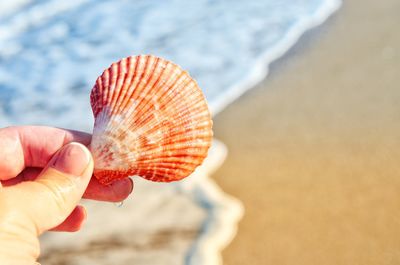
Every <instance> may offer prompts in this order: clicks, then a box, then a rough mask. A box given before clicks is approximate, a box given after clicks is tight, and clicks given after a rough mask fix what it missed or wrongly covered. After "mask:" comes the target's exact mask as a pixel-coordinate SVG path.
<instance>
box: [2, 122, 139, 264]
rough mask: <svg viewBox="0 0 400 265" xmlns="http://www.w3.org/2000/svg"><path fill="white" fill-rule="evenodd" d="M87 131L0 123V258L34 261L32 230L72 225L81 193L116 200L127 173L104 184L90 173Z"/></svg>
mask: <svg viewBox="0 0 400 265" xmlns="http://www.w3.org/2000/svg"><path fill="white" fill-rule="evenodd" d="M90 140H91V135H90V134H87V133H83V132H78V131H71V130H64V129H59V128H52V127H43V126H21V127H8V128H4V129H0V246H1V247H0V264H35V261H36V260H37V258H38V256H39V252H40V246H39V241H38V236H39V235H41V234H42V233H44V232H46V231H67V232H74V231H78V230H79V229H80V228H81V227H82V224H83V222H84V221H85V219H86V211H85V208H84V207H83V206H81V205H78V203H79V200H80V199H81V198H86V199H92V200H99V201H109V202H119V201H122V200H124V199H125V198H126V197H128V195H129V194H130V193H131V192H132V190H133V182H132V180H131V179H123V180H119V181H116V182H114V183H113V184H111V185H109V186H103V185H101V184H100V183H99V182H98V181H97V179H95V178H94V177H92V173H93V158H92V156H91V154H90V152H89V151H88V149H87V148H86V147H85V146H88V145H89V143H90Z"/></svg>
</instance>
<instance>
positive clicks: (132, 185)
mask: <svg viewBox="0 0 400 265" xmlns="http://www.w3.org/2000/svg"><path fill="white" fill-rule="evenodd" d="M128 179H129V181H130V182H131V191H130V192H129V194H131V193H132V191H133V180H132V179H131V178H128Z"/></svg>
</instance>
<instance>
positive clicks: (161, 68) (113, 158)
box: [90, 55, 212, 185]
mask: <svg viewBox="0 0 400 265" xmlns="http://www.w3.org/2000/svg"><path fill="white" fill-rule="evenodd" d="M90 101H91V105H92V110H93V114H94V118H95V122H94V129H93V136H92V142H91V144H90V149H91V152H92V154H93V158H94V162H95V171H94V176H95V177H96V178H97V179H98V180H99V182H100V183H102V184H105V185H107V184H110V183H112V182H113V181H114V180H117V179H121V178H125V177H128V176H133V175H139V176H141V177H143V178H146V179H148V180H152V181H162V182H169V181H175V180H180V179H182V178H185V177H186V176H188V175H190V174H191V173H192V172H193V171H194V170H195V168H196V167H197V166H199V165H200V164H201V163H202V162H203V160H204V158H205V157H206V156H207V152H208V149H209V147H210V145H211V140H212V121H211V115H210V112H209V109H208V106H207V102H206V100H205V98H204V95H203V93H202V91H201V89H200V88H199V87H198V85H197V83H196V82H195V81H194V80H193V79H192V78H191V77H190V76H189V74H188V73H187V72H185V71H183V70H182V69H181V68H180V67H179V66H177V65H176V64H174V63H172V62H169V61H167V60H165V59H162V58H158V57H155V56H151V55H144V56H135V57H128V58H124V59H122V60H121V61H119V62H117V63H113V64H112V65H111V66H110V67H109V68H108V69H106V70H105V71H104V72H103V74H102V75H101V76H100V77H99V78H97V81H96V84H95V85H94V87H93V89H92V92H91V94H90Z"/></svg>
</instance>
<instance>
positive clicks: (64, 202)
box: [15, 143, 93, 234]
mask: <svg viewBox="0 0 400 265" xmlns="http://www.w3.org/2000/svg"><path fill="white" fill-rule="evenodd" d="M92 173H93V159H92V156H91V154H90V152H89V150H88V149H87V148H86V147H85V146H84V145H82V144H79V143H70V144H67V145H65V146H64V147H62V148H61V149H60V150H59V151H58V152H57V153H56V154H55V155H54V157H53V158H52V159H51V160H50V162H49V163H48V165H47V166H46V167H45V168H44V169H43V171H42V172H41V173H40V175H39V177H38V178H37V179H36V180H35V181H33V182H23V183H21V184H20V185H17V186H16V187H15V188H18V189H19V191H20V192H21V193H20V194H21V196H23V197H25V198H26V196H29V199H28V198H27V199H25V200H24V202H23V203H24V204H25V206H26V207H25V209H24V210H25V211H26V213H27V214H28V216H29V217H30V218H31V221H32V222H33V223H34V225H35V226H36V231H37V233H38V234H41V233H42V232H44V231H46V230H49V229H51V228H53V227H55V226H57V225H59V224H60V223H62V222H63V221H64V220H65V219H66V218H67V217H68V215H69V214H70V213H71V212H72V211H73V209H74V208H75V206H76V205H77V204H78V202H79V200H80V199H81V198H82V195H83V193H84V191H85V190H86V187H87V185H88V184H89V180H90V178H91V176H92ZM18 193H19V192H18ZM24 194H25V195H24Z"/></svg>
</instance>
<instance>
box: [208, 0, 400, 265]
mask: <svg viewBox="0 0 400 265" xmlns="http://www.w3.org/2000/svg"><path fill="white" fill-rule="evenodd" d="M399 10H400V1H398V0H385V1H374V0H368V1H365V0H352V1H345V3H344V4H343V6H342V8H341V9H340V10H339V11H338V12H337V13H336V14H335V15H333V16H332V17H331V18H330V19H329V20H328V21H327V22H326V23H325V24H324V25H323V26H321V27H319V28H317V29H315V30H313V31H311V32H309V33H307V34H306V35H305V36H303V38H302V39H301V40H300V41H299V43H298V44H297V45H296V47H294V49H292V50H291V51H290V52H289V53H288V54H287V55H286V56H285V57H284V58H282V59H280V60H279V61H277V62H275V63H274V64H273V65H272V67H271V69H270V70H271V71H270V74H269V76H268V77H267V79H266V80H265V81H264V82H262V83H261V84H260V85H258V86H257V87H256V88H254V89H253V90H251V91H249V92H248V93H246V94H245V95H244V96H243V97H242V98H241V99H240V100H238V101H237V102H235V103H234V104H232V105H230V106H229V107H228V108H226V109H225V110H224V111H223V112H222V113H220V114H218V115H217V117H216V118H215V134H216V137H217V138H219V139H221V140H222V141H223V142H224V143H226V144H227V146H228V148H229V155H228V158H227V160H226V162H225V164H224V165H223V166H222V167H221V168H220V169H219V170H218V171H217V172H216V174H215V175H214V178H215V179H216V181H217V182H218V184H219V185H221V187H222V188H223V189H224V190H225V191H226V192H227V193H229V194H231V195H234V196H235V197H237V198H239V199H240V200H242V201H243V203H244V205H245V208H246V213H245V216H244V219H243V220H242V222H241V223H240V225H239V232H238V235H237V237H236V238H235V239H234V241H233V242H232V244H231V245H230V246H228V247H227V248H226V249H225V250H224V252H223V258H224V264H227V265H233V264H274V265H277V264H336V265H337V264H400V30H399V26H400V15H399Z"/></svg>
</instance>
